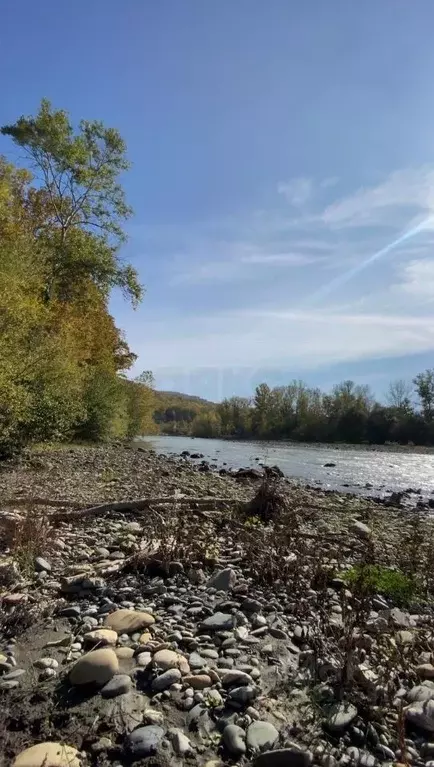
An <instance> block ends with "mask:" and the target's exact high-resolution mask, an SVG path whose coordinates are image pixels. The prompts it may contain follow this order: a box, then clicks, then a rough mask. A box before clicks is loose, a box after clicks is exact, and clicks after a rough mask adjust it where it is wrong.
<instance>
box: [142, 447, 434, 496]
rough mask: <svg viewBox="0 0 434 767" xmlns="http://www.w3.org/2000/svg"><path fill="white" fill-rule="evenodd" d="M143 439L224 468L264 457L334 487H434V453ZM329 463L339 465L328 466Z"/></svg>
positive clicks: (373, 491)
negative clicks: (202, 458) (192, 454)
mask: <svg viewBox="0 0 434 767" xmlns="http://www.w3.org/2000/svg"><path fill="white" fill-rule="evenodd" d="M142 439H143V440H144V441H145V442H146V443H147V444H149V446H150V447H152V448H154V450H156V451H157V452H158V453H164V454H165V455H172V454H173V455H180V453H182V452H183V451H184V450H188V451H189V452H190V453H203V455H204V458H205V459H206V460H208V461H209V462H210V463H212V464H216V465H217V466H218V468H221V467H224V466H226V467H227V468H235V469H237V468H244V467H247V466H258V464H259V463H260V462H263V463H266V464H268V465H269V466H273V465H276V466H279V468H280V469H281V470H282V471H283V472H284V474H285V475H286V476H288V477H292V478H295V479H298V480H301V481H303V482H306V483H308V484H311V485H315V484H316V485H320V486H321V487H324V488H328V489H333V490H342V491H347V492H352V493H359V494H362V495H376V496H378V495H380V496H384V495H387V494H388V493H390V491H393V490H406V489H408V488H413V489H417V490H419V489H420V490H421V492H422V495H423V496H424V497H428V496H429V495H430V494H431V493H432V492H433V491H434V454H433V453H432V452H431V453H420V452H405V451H402V450H399V449H397V450H394V449H393V448H388V449H385V450H383V449H380V450H368V449H365V448H363V447H361V448H352V447H348V448H347V447H339V448H336V447H331V446H326V445H319V446H318V445H298V444H294V443H291V444H288V443H282V442H237V441H230V440H219V439H198V438H196V439H191V438H190V437H164V436H152V437H143V438H142ZM258 459H259V461H258ZM328 463H333V464H335V466H326V465H325V464H328Z"/></svg>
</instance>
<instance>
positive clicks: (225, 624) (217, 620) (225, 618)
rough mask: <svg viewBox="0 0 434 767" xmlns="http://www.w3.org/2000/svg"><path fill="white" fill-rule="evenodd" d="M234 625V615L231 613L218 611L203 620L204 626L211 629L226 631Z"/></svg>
mask: <svg viewBox="0 0 434 767" xmlns="http://www.w3.org/2000/svg"><path fill="white" fill-rule="evenodd" d="M233 625H234V617H233V615H231V614H230V613H221V612H217V613H214V615H210V616H209V617H208V618H205V620H204V621H203V622H202V628H204V629H209V631H226V630H228V629H231V628H232V627H233Z"/></svg>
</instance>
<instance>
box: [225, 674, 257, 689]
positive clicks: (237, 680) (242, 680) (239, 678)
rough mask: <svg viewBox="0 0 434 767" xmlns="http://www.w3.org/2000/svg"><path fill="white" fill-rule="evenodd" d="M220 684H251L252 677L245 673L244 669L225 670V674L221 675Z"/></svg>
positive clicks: (238, 685) (226, 685)
mask: <svg viewBox="0 0 434 767" xmlns="http://www.w3.org/2000/svg"><path fill="white" fill-rule="evenodd" d="M222 684H223V687H231V686H237V687H240V686H241V685H252V684H253V679H252V677H251V676H250V674H246V673H245V671H237V670H234V671H227V672H226V674H223V676H222Z"/></svg>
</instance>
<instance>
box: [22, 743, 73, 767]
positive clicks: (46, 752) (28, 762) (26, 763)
mask: <svg viewBox="0 0 434 767" xmlns="http://www.w3.org/2000/svg"><path fill="white" fill-rule="evenodd" d="M78 757H79V752H78V751H77V749H76V748H73V747H72V746H65V745H64V744H63V743H55V742H47V743H38V744H37V745H36V746H30V748H26V750H25V751H22V752H21V754H18V756H17V757H16V759H15V761H14V762H13V763H12V767H80V760H79V758H78Z"/></svg>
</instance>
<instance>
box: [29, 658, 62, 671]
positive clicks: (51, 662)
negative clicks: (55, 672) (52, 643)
mask: <svg viewBox="0 0 434 767" xmlns="http://www.w3.org/2000/svg"><path fill="white" fill-rule="evenodd" d="M33 665H34V666H35V668H51V669H56V668H59V661H57V660H56V659H55V658H39V660H35V662H34V664H33Z"/></svg>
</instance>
